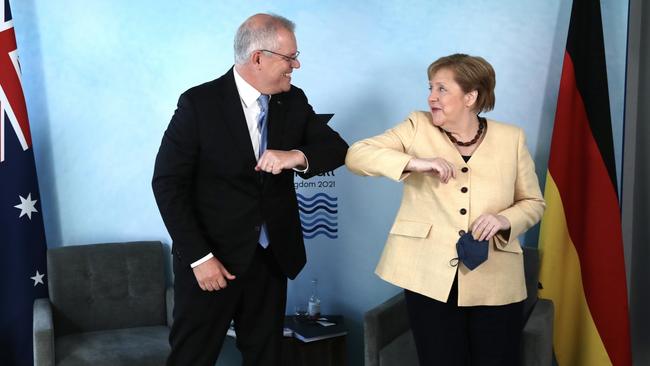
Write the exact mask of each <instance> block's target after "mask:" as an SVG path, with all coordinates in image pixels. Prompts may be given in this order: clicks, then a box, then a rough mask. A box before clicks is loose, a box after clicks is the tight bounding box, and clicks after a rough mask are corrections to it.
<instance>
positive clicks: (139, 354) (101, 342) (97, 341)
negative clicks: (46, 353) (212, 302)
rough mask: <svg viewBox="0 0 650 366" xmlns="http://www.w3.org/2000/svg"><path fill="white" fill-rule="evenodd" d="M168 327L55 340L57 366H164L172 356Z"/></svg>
mask: <svg viewBox="0 0 650 366" xmlns="http://www.w3.org/2000/svg"><path fill="white" fill-rule="evenodd" d="M168 335H169V328H167V327H166V326H153V327H138V328H125V329H113V330H106V331H95V332H87V333H77V334H69V335H66V336H62V337H59V338H57V340H56V344H55V347H56V360H57V363H56V364H57V366H86V365H93V366H113V365H138V366H161V365H164V364H165V360H166V359H167V355H169V351H170V348H169V344H168V343H167V336H168Z"/></svg>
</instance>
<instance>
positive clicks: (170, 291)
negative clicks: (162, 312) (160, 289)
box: [165, 287, 174, 328]
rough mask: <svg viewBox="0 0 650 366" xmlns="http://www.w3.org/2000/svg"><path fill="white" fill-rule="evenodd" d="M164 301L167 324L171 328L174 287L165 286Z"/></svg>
mask: <svg viewBox="0 0 650 366" xmlns="http://www.w3.org/2000/svg"><path fill="white" fill-rule="evenodd" d="M165 302H166V303H167V326H168V327H170V328H171V326H172V322H173V321H174V288H173V287H167V292H166V293H165Z"/></svg>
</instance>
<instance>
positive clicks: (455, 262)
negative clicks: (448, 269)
mask: <svg viewBox="0 0 650 366" xmlns="http://www.w3.org/2000/svg"><path fill="white" fill-rule="evenodd" d="M458 262H460V258H458V257H456V258H452V259H450V260H449V265H450V266H452V267H456V266H458Z"/></svg>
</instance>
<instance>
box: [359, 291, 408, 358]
mask: <svg viewBox="0 0 650 366" xmlns="http://www.w3.org/2000/svg"><path fill="white" fill-rule="evenodd" d="M410 327H411V326H410V323H409V319H408V313H407V311H406V301H405V300H404V293H403V292H400V293H398V294H397V295H395V296H393V297H391V298H390V299H388V300H386V301H385V302H384V303H382V304H380V305H378V306H376V307H374V308H373V309H371V310H369V311H368V312H366V314H365V315H364V319H363V332H364V338H365V342H364V343H365V345H364V348H365V358H366V366H377V365H379V353H380V351H381V349H382V348H384V347H385V346H386V345H388V344H389V343H391V342H392V341H393V340H395V339H396V338H397V337H399V336H401V335H402V334H404V333H405V332H407V331H409V330H410Z"/></svg>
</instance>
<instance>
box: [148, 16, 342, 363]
mask: <svg viewBox="0 0 650 366" xmlns="http://www.w3.org/2000/svg"><path fill="white" fill-rule="evenodd" d="M293 29H294V24H293V23H292V22H291V21H289V20H287V19H285V18H283V17H280V16H276V15H268V14H257V15H254V16H252V17H250V18H248V19H247V20H246V21H245V22H244V23H243V24H242V25H241V26H240V27H239V29H238V31H237V35H236V36H235V66H234V67H233V68H232V69H230V70H229V71H228V72H227V73H226V74H224V75H223V76H221V77H220V78H218V79H216V80H213V81H210V82H207V83H205V84H202V85H199V86H196V87H194V88H191V89H189V90H188V91H186V92H185V93H183V94H182V95H181V97H180V99H179V101H178V107H177V109H176V112H175V113H174V116H173V117H172V120H171V122H170V123H169V127H168V128H167V130H166V131H165V134H164V136H163V139H162V143H161V146H160V150H159V152H158V156H157V158H156V166H155V171H154V177H153V190H154V194H155V196H156V201H157V203H158V207H159V209H160V213H161V215H162V217H163V220H164V222H165V225H166V226H167V229H168V231H169V233H170V235H171V237H172V240H173V246H172V253H173V256H174V260H173V265H174V275H175V279H174V291H175V293H174V304H175V306H174V324H173V326H172V330H171V334H170V344H171V347H172V351H171V354H170V356H169V359H168V361H167V363H168V365H192V366H196V365H210V366H212V365H214V364H215V362H216V360H217V358H218V356H219V351H220V350H221V346H222V343H223V339H224V337H225V334H226V331H227V329H228V326H229V324H230V321H231V319H232V320H234V321H235V331H236V333H237V347H238V348H239V349H240V351H241V352H242V356H243V360H244V365H277V364H279V362H280V351H281V340H282V329H283V321H284V312H285V307H286V288H287V278H291V279H293V278H295V277H296V275H297V274H298V273H299V272H300V270H301V269H302V268H303V266H304V265H305V261H306V258H305V248H304V244H303V238H302V231H301V226H300V219H299V215H298V204H297V200H296V195H295V189H294V185H293V177H294V171H297V172H298V174H300V175H301V176H302V177H303V178H309V177H311V176H314V175H316V174H318V173H322V172H326V171H330V170H333V169H336V168H337V167H339V166H341V165H342V164H343V162H344V159H345V153H346V151H347V144H346V143H345V141H343V139H341V137H340V136H339V135H338V134H337V133H336V132H335V131H333V130H332V129H330V128H329V127H328V126H327V124H326V123H324V122H322V121H320V120H319V119H318V118H317V116H316V114H315V113H314V111H313V109H312V107H311V106H310V105H309V103H308V101H307V98H306V96H305V94H304V93H303V91H302V90H301V89H299V88H296V87H294V86H292V85H291V73H292V71H293V70H294V69H297V68H299V67H300V61H298V53H299V52H298V50H297V45H296V39H295V36H294V32H293Z"/></svg>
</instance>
